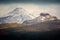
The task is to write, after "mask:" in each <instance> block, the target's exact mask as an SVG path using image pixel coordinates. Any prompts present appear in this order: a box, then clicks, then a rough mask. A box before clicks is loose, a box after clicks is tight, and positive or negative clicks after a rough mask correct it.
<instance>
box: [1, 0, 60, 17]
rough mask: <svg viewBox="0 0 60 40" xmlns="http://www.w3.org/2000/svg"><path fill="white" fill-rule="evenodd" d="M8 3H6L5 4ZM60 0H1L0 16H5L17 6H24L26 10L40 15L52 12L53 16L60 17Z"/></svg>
mask: <svg viewBox="0 0 60 40" xmlns="http://www.w3.org/2000/svg"><path fill="white" fill-rule="evenodd" d="M16 1H17V2H16ZM5 3H6V4H5ZM59 4H60V3H59V1H58V0H55V1H54V0H53V1H52V0H47V1H46V0H45V1H44V0H43V1H41V0H39V1H38V0H37V2H36V0H32V1H30V0H29V1H28V2H27V1H26V0H25V1H24V0H23V1H22V0H15V1H14V0H13V1H12V0H11V1H7V0H5V1H4V0H3V1H1V0H0V16H4V15H5V14H7V13H9V12H10V11H12V10H13V9H15V8H16V7H18V8H20V7H22V8H23V9H25V10H26V11H28V12H29V13H31V14H33V15H35V16H38V15H39V14H40V13H41V12H44V13H50V14H51V15H53V16H57V17H58V18H60V5H59Z"/></svg>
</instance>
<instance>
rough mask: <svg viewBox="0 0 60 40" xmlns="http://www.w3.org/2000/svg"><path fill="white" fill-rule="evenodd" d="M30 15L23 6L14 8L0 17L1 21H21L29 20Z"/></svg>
mask: <svg viewBox="0 0 60 40" xmlns="http://www.w3.org/2000/svg"><path fill="white" fill-rule="evenodd" d="M32 17H33V16H32V15H30V14H29V13H28V12H27V11H26V10H24V9H23V8H15V9H14V10H13V11H11V12H9V13H8V14H6V16H5V17H1V18H0V24H1V23H23V22H24V21H25V20H31V19H32Z"/></svg>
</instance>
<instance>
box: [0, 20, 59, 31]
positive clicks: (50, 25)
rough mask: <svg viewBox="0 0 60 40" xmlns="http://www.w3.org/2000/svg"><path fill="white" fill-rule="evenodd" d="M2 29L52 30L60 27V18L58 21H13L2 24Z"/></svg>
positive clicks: (0, 26) (0, 25) (0, 27)
mask: <svg viewBox="0 0 60 40" xmlns="http://www.w3.org/2000/svg"><path fill="white" fill-rule="evenodd" d="M0 29H4V30H5V29H6V30H11V29H12V31H13V32H20V31H25V32H29V31H30V32H31V31H33V32H34V31H39V32H44V31H50V30H55V29H60V20H56V21H46V22H40V23H37V24H32V25H28V24H17V23H11V24H8V23H7V24H0Z"/></svg>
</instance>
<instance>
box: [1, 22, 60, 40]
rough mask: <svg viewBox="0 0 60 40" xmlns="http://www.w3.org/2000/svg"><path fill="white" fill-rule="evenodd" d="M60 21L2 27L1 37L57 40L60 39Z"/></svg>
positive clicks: (25, 39) (22, 39) (26, 39)
mask: <svg viewBox="0 0 60 40" xmlns="http://www.w3.org/2000/svg"><path fill="white" fill-rule="evenodd" d="M59 36H60V21H49V22H43V23H37V24H33V25H22V26H17V27H14V28H6V29H0V39H2V40H3V39H7V40H18V39H20V40H40V39H41V40H47V39H48V40H55V39H57V40H58V39H60V38H59Z"/></svg>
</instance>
